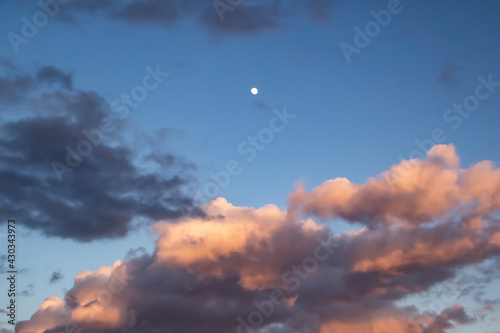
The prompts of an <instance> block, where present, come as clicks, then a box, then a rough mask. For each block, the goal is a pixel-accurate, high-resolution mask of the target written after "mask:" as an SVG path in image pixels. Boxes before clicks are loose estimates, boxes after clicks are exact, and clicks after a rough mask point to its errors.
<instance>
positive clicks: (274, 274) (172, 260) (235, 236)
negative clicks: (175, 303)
mask: <svg viewBox="0 0 500 333" xmlns="http://www.w3.org/2000/svg"><path fill="white" fill-rule="evenodd" d="M204 211H205V214H206V215H207V216H206V217H192V218H186V219H183V220H181V221H180V222H179V223H176V224H172V223H168V222H167V223H158V224H156V226H155V231H156V232H157V233H158V234H160V238H159V239H158V241H157V243H156V246H157V248H158V251H157V264H158V265H160V266H165V267H185V268H187V269H188V270H190V271H193V272H196V273H199V274H202V275H213V276H227V275H231V274H236V275H238V276H239V277H240V279H241V280H240V284H241V285H242V286H243V287H246V288H249V289H253V288H264V287H269V286H272V285H274V284H276V283H278V282H277V281H279V279H280V277H281V274H283V272H284V271H285V270H286V267H287V265H288V266H290V265H291V264H292V263H294V262H297V261H300V260H302V259H303V258H301V257H300V256H301V255H303V254H304V253H308V251H309V252H312V251H313V250H314V247H315V246H318V241H317V238H320V237H324V235H325V233H326V230H325V229H324V228H323V227H321V226H319V225H318V224H316V223H315V222H314V221H311V220H306V221H301V222H297V223H295V221H294V220H293V219H291V218H290V217H289V216H288V215H287V212H285V211H282V210H280V209H279V208H278V207H277V206H275V205H268V206H265V207H262V208H259V209H254V208H249V207H235V206H233V205H231V204H230V203H228V202H227V201H226V200H225V199H223V198H218V199H216V200H214V201H212V202H210V203H209V204H207V205H206V207H205V209H204Z"/></svg>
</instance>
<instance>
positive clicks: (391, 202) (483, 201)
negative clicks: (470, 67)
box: [289, 144, 500, 228]
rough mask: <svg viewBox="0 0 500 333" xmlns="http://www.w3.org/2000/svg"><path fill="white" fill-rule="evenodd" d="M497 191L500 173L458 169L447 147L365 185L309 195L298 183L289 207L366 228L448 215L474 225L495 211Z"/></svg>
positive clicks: (334, 183) (339, 185) (344, 184)
mask: <svg viewBox="0 0 500 333" xmlns="http://www.w3.org/2000/svg"><path fill="white" fill-rule="evenodd" d="M499 191H500V169H498V168H497V167H496V166H495V165H494V164H493V163H492V162H489V161H484V162H480V163H478V164H476V165H474V166H472V167H470V168H469V169H461V168H460V167H459V158H458V156H457V154H456V152H455V147H454V146H453V145H451V144H450V145H436V146H434V147H433V148H431V149H430V150H429V152H428V153H427V157H426V159H425V160H420V159H414V160H410V161H402V162H401V163H399V164H397V165H394V166H392V167H391V169H390V170H388V171H385V172H383V173H382V174H381V175H379V176H378V177H377V178H370V179H369V180H368V181H367V182H366V183H364V184H353V183H351V182H350V181H349V180H347V179H345V178H336V179H333V180H328V181H326V182H325V183H323V184H322V185H320V186H318V187H316V188H315V189H313V190H312V191H311V192H307V191H305V190H304V189H303V188H302V185H300V184H299V185H298V187H297V191H296V192H295V193H292V194H291V195H290V196H289V203H290V204H291V205H292V206H297V207H300V209H301V210H302V211H303V212H304V213H306V214H313V215H317V216H321V217H340V218H343V219H346V220H348V221H350V222H359V223H363V224H366V225H368V226H370V227H375V226H376V225H379V224H402V225H404V226H406V227H410V228H411V227H417V226H419V225H421V224H427V223H432V222H435V221H436V220H447V219H448V218H451V216H452V215H453V214H459V215H460V217H462V218H463V219H464V223H466V222H467V223H468V224H469V226H470V227H477V226H478V223H479V224H480V221H479V222H478V219H479V220H480V219H482V218H484V217H486V216H488V214H491V213H494V212H495V211H497V210H498V209H499V208H500V192H499ZM466 217H468V219H467V220H466V219H465V218H466Z"/></svg>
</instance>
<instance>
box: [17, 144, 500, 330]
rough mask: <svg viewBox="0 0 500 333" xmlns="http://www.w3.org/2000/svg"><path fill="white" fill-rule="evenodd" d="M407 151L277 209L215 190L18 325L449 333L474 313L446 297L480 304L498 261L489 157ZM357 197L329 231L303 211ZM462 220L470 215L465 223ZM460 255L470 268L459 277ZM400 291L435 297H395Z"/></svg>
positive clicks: (484, 307) (440, 149)
mask: <svg viewBox="0 0 500 333" xmlns="http://www.w3.org/2000/svg"><path fill="white" fill-rule="evenodd" d="M408 163H409V162H408ZM412 163H413V164H412V165H413V168H412V169H411V170H410V169H409V170H408V171H409V172H408V173H407V174H406V175H407V176H408V177H405V178H401V179H399V180H398V181H396V182H393V184H392V187H390V186H388V187H385V186H383V184H384V182H386V181H388V179H391V177H392V176H394V174H393V172H395V170H397V169H398V168H400V167H402V165H401V164H400V165H397V166H394V167H393V168H391V170H389V171H388V172H386V173H384V174H383V175H382V176H381V177H379V178H377V179H372V180H370V181H369V182H368V183H367V184H364V185H353V184H350V183H349V182H348V181H346V180H340V181H339V180H337V181H335V182H334V185H333V186H332V185H331V184H329V183H328V182H327V183H325V184H323V185H322V186H320V187H319V188H317V189H315V190H313V191H312V192H310V193H307V192H305V191H303V192H299V193H295V194H293V195H292V196H291V199H290V202H291V206H290V207H289V208H288V209H286V210H284V209H280V208H279V207H277V206H275V205H267V206H264V207H261V208H252V207H237V206H234V205H232V204H230V203H229V202H227V201H226V200H225V199H222V198H219V199H216V200H214V201H212V202H210V203H208V204H207V205H205V206H204V207H203V208H202V210H203V214H201V215H199V216H185V217H182V218H181V219H179V220H178V222H177V223H175V224H172V223H168V221H167V222H166V221H161V219H160V222H158V223H157V224H156V225H155V226H154V231H155V232H156V233H157V234H158V236H159V237H158V239H157V241H156V248H155V251H154V252H153V253H152V254H147V253H145V252H144V251H140V250H131V251H129V252H128V253H127V255H126V259H125V260H124V261H123V262H121V261H118V262H116V263H115V264H114V265H113V266H110V267H103V268H100V269H98V270H96V271H86V272H82V273H80V274H78V275H77V276H76V278H75V282H74V286H73V287H72V288H71V289H70V290H69V291H68V293H67V294H66V297H65V299H64V300H61V299H57V298H49V299H48V300H47V301H46V303H44V304H43V305H42V307H41V308H40V309H39V310H38V311H37V312H36V313H35V314H34V315H33V316H32V318H31V319H30V320H29V321H25V322H20V323H19V324H18V326H17V331H18V332H22V333H24V332H33V331H34V330H37V329H39V330H41V331H43V332H46V333H47V332H50V333H58V332H64V330H65V329H67V327H70V328H71V329H72V330H70V332H79V333H103V332H106V333H115V332H126V333H136V332H147V333H156V332H201V331H203V332H207V333H220V332H238V333H241V332H245V333H248V332H259V333H278V332H280V333H281V332H314V333H330V332H337V331H342V330H346V329H356V330H357V331H359V332H371V333H373V332H376V333H400V332H408V333H410V332H411V333H431V332H432V333H449V332H452V331H453V330H454V329H456V327H459V326H462V325H470V324H473V323H474V322H475V321H476V320H477V318H478V316H477V313H474V312H471V311H472V310H471V309H469V308H468V309H465V308H464V307H463V306H461V305H459V304H453V303H455V302H456V300H457V299H458V297H459V296H460V295H469V296H471V297H472V298H471V301H473V302H476V303H477V304H478V305H479V306H478V308H479V309H481V311H482V312H481V313H479V314H480V315H483V316H484V315H485V314H486V313H487V312H488V311H489V312H491V309H492V306H493V304H496V302H497V301H495V300H491V299H486V298H484V297H483V294H484V291H485V288H486V287H487V286H488V283H489V282H490V281H491V280H492V279H494V278H498V269H497V268H498V267H497V266H498V263H499V262H500V261H499V255H500V244H499V243H500V241H499V236H498V235H499V234H500V227H499V226H498V225H497V224H496V223H494V222H495V219H494V218H495V216H494V214H493V213H494V212H495V209H496V207H497V204H498V203H497V201H496V200H497V199H496V197H495V193H496V191H497V188H496V187H495V186H494V185H491V184H492V183H493V184H496V181H497V180H496V177H497V171H496V168H495V166H494V165H493V164H492V163H490V162H481V163H478V164H476V165H474V166H472V167H471V168H469V169H461V168H460V166H459V159H458V157H457V155H456V153H455V151H454V147H453V146H436V147H434V148H433V149H432V150H431V151H430V152H429V154H428V155H427V158H426V160H424V161H420V160H414V161H412ZM436 174H437V175H438V176H439V177H442V178H443V179H435V178H436ZM485 175H486V176H488V177H490V182H482V180H483V177H485ZM480 184H483V185H480ZM426 186H429V187H431V188H433V189H434V190H435V191H440V192H439V193H440V194H441V195H444V194H446V195H448V198H446V199H442V198H438V197H434V194H433V193H428V191H427V190H426ZM439 186H444V188H439ZM481 186H482V187H483V188H484V191H486V192H487V193H489V194H490V195H483V192H482V191H480V188H481ZM380 191H382V194H383V195H382V194H381V193H380ZM391 191H392V192H391ZM351 192H352V193H351ZM346 193H347V195H345V196H343V195H342V194H346ZM349 193H350V194H349ZM403 194H404V195H403ZM346 198H347V199H346ZM397 198H399V199H397ZM313 199H314V200H313ZM397 200H401V201H403V202H404V203H406V204H413V206H412V207H414V208H415V210H417V211H418V212H419V213H418V214H413V215H412V214H411V212H410V210H408V209H405V208H404V205H403V204H400V203H399V202H397ZM429 200H431V201H432V200H435V201H436V204H437V205H438V206H439V207H438V208H436V207H432V205H430V204H429ZM412 201H415V202H414V203H412ZM373 202H378V204H379V206H378V207H377V210H375V207H376V206H375V205H374V203H373ZM362 203H364V204H366V207H367V208H366V209H365V210H364V211H363V214H364V216H369V217H370V218H369V219H366V220H363V221H362V222H365V223H366V224H368V226H365V227H363V228H362V229H359V230H355V231H348V232H345V233H342V234H335V233H333V231H332V230H331V229H330V228H329V227H328V225H326V224H320V223H319V222H316V221H314V220H312V219H307V218H304V216H306V215H307V214H311V213H315V214H317V215H321V216H358V215H360V214H361V213H359V212H358V211H357V209H359V207H360V205H361V204H362ZM351 205H353V206H354V208H351V207H350V206H351ZM384 205H385V206H384ZM420 206H421V207H420ZM311 207H315V209H311ZM332 207H334V209H332ZM444 208H446V209H444ZM447 210H448V211H447ZM320 212H326V213H324V214H323V213H320ZM338 212H341V214H340V213H338ZM347 213H349V214H347ZM304 214H306V215H304ZM342 214H344V215H342ZM424 216H427V218H424ZM427 219H428V220H429V221H428V220H427ZM471 219H472V220H474V219H475V220H477V221H479V224H477V225H475V227H471V226H470V223H469V222H470V220H471ZM370 220H373V221H377V222H378V223H367V221H370ZM352 221H356V219H354V218H352ZM397 221H404V223H401V224H398V223H394V222H397ZM426 222H428V223H426ZM491 263H494V264H495V266H492V265H491ZM486 264H488V265H486ZM481 265H485V266H484V267H483V266H481ZM478 267H479V268H478ZM464 268H470V269H472V270H474V274H480V275H478V276H479V277H478V278H476V277H475V276H474V277H473V276H472V275H471V276H470V277H467V276H464V278H462V275H461V274H463V273H464V270H463V269H464ZM476 271H477V272H476ZM450 281H452V282H450ZM442 285H446V286H447V287H446V288H447V290H448V289H450V288H452V287H453V288H454V289H453V290H452V292H448V291H447V293H446V299H445V300H442V298H443V296H439V297H434V296H432V297H431V296H429V295H431V294H432V295H434V293H435V291H434V289H435V288H438V287H440V286H442ZM450 285H451V287H450ZM436 292H437V291H436ZM426 295H427V296H426ZM410 297H411V298H417V299H418V298H421V297H424V299H425V297H427V298H432V300H433V301H434V300H435V299H436V298H439V299H441V301H442V304H441V306H439V307H436V306H434V305H435V304H434V305H433V307H432V308H430V307H429V308H427V307H425V305H424V304H420V305H421V306H420V307H417V306H403V305H402V304H403V303H402V302H403V301H405V300H408V299H409V298H410Z"/></svg>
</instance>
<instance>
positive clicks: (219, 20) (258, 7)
mask: <svg viewBox="0 0 500 333" xmlns="http://www.w3.org/2000/svg"><path fill="white" fill-rule="evenodd" d="M334 4H335V1H327V0H301V1H299V2H295V1H286V0H268V1H245V0H242V1H232V2H228V1H226V0H217V1H206V0H169V1H158V0H132V1H117V0H104V1H96V0H91V1H85V2H80V1H78V2H74V3H70V4H68V5H65V10H64V12H62V13H61V14H60V15H58V16H56V19H58V20H60V21H63V22H72V23H75V22H78V21H79V18H80V15H81V14H84V15H102V16H104V17H106V18H108V19H110V20H117V21H123V22H127V23H131V24H137V25H143V24H148V25H156V26H159V27H165V28H172V27H180V26H181V25H182V24H184V23H185V22H186V21H195V22H198V23H199V24H200V25H201V26H202V27H204V28H205V29H207V30H208V31H209V32H211V33H213V34H217V35H228V34H236V35H249V34H256V33H260V32H263V31H267V30H274V29H278V28H281V27H283V26H284V23H283V21H284V19H286V18H287V17H290V16H294V15H295V16H296V15H299V16H300V15H302V13H303V12H307V13H309V19H310V20H311V21H321V20H326V19H328V18H329V16H330V13H331V12H332V11H333V7H334Z"/></svg>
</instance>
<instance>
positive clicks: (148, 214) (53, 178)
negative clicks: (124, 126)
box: [0, 67, 196, 241]
mask: <svg viewBox="0 0 500 333" xmlns="http://www.w3.org/2000/svg"><path fill="white" fill-rule="evenodd" d="M0 82H3V84H4V87H5V88H6V89H5V90H2V91H8V92H9V93H8V94H7V93H6V96H8V97H6V99H4V100H3V103H14V102H15V101H18V99H19V98H22V97H24V98H25V99H26V100H29V103H28V104H29V105H30V106H31V108H32V110H34V111H32V112H29V111H28V113H27V114H26V116H25V117H20V118H19V119H17V120H12V121H8V122H4V123H2V124H0V128H1V129H0V130H1V133H0V158H1V161H0V183H1V184H2V187H1V189H0V205H1V206H2V207H4V214H5V215H7V216H14V217H16V218H17V219H19V220H21V221H23V224H24V225H26V226H28V227H30V228H32V229H37V230H40V231H42V232H43V233H44V234H46V235H50V236H58V237H64V238H73V239H76V240H79V241H91V240H94V239H99V238H113V237H121V236H125V235H126V234H127V233H128V232H129V231H130V230H131V229H132V228H133V222H140V221H148V220H151V219H153V220H158V219H175V218H178V217H180V216H183V215H185V214H190V213H191V212H193V211H194V210H196V209H195V208H194V206H193V200H192V199H191V197H189V196H188V195H186V194H185V191H184V188H185V186H187V185H189V184H190V182H191V180H192V176H190V175H189V174H188V170H193V168H194V167H193V166H192V165H191V164H189V163H187V162H185V161H184V159H183V158H182V157H180V156H177V155H175V154H171V153H169V152H156V153H154V154H151V155H152V156H154V157H155V158H154V159H153V161H152V162H153V164H154V165H155V166H156V169H155V170H154V171H151V169H148V171H146V170H145V169H144V168H142V167H141V166H140V163H138V162H137V160H136V159H135V157H134V156H135V155H134V154H135V153H134V151H132V150H131V148H129V147H128V146H126V145H125V144H123V143H120V142H122V141H120V140H118V141H117V142H111V141H109V140H107V139H106V138H103V139H102V143H100V144H98V145H93V146H92V147H91V148H90V149H91V150H92V152H91V153H90V155H89V156H86V157H84V158H81V160H80V164H79V165H77V166H76V167H68V164H67V163H68V160H67V157H68V156H70V161H71V160H73V161H74V159H75V156H76V155H68V149H73V150H77V147H78V144H79V143H80V142H82V140H87V142H88V138H87V137H86V136H85V135H84V134H83V132H82V131H84V130H87V131H92V130H94V129H96V128H99V124H100V122H101V120H102V119H103V118H106V117H107V116H108V115H109V105H108V103H107V102H106V101H105V100H104V99H103V98H102V97H100V96H99V95H98V94H96V93H94V92H86V91H68V90H66V88H71V87H72V81H71V77H70V76H69V75H67V74H65V73H63V72H62V71H60V70H58V69H56V68H54V67H43V68H42V69H41V70H40V71H38V73H37V74H36V79H35V78H33V77H32V76H30V75H28V74H24V76H23V77H22V79H12V78H9V77H0ZM48 82H49V83H55V86H61V88H64V89H63V90H57V89H56V90H52V91H50V92H46V91H45V92H43V93H42V94H36V92H38V89H39V88H40V87H42V86H43V85H45V84H46V83H48ZM28 88H29V89H30V90H31V91H32V92H33V94H35V95H36V96H34V97H33V98H28V97H26V96H25V92H26V90H27V89H28ZM1 101H2V100H1V99H0V102H1ZM119 122H120V120H117V119H115V123H116V124H115V128H116V130H115V131H114V132H113V133H112V134H113V136H114V137H120V135H121V131H120V123H119ZM160 139H162V140H168V138H167V137H166V136H163V137H161V138H156V137H155V138H151V140H150V141H152V142H153V141H155V140H156V141H160V142H165V141H161V140H160ZM112 143H113V144H112ZM67 147H71V148H67ZM71 156H73V157H71ZM54 162H57V163H59V164H57V165H58V166H61V168H63V170H65V171H67V172H61V174H62V175H60V178H59V179H58V175H57V174H56V173H55V171H54V165H55V164H54ZM73 166H74V165H73ZM58 170H60V169H58ZM60 180H62V181H60Z"/></svg>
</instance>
